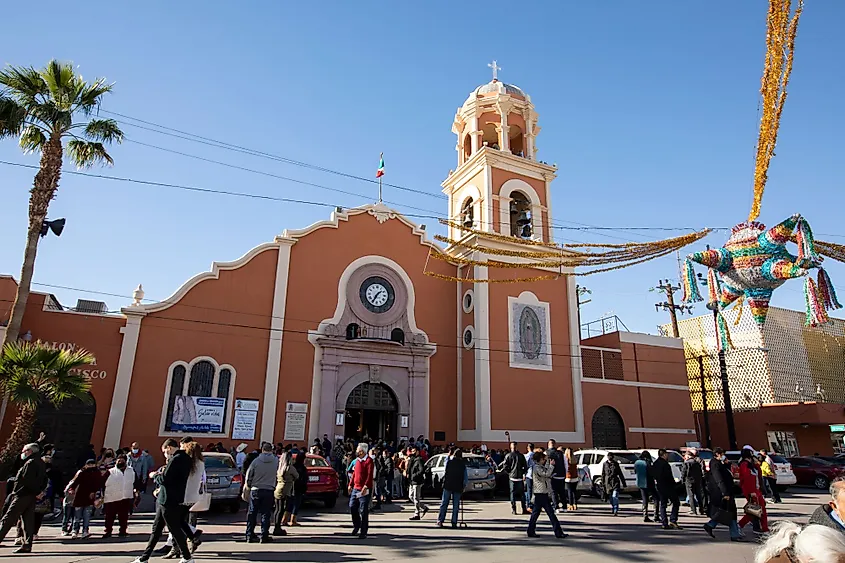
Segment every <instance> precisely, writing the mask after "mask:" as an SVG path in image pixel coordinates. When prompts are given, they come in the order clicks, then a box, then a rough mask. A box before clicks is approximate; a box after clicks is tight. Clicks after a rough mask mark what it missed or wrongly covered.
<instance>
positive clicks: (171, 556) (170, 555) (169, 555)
mask: <svg viewBox="0 0 845 563" xmlns="http://www.w3.org/2000/svg"><path fill="white" fill-rule="evenodd" d="M177 557H179V552H178V551H176V548H173V549H171V550H170V551H169V552H168V553H167V555H164V556H163V557H162V559H176V558H177Z"/></svg>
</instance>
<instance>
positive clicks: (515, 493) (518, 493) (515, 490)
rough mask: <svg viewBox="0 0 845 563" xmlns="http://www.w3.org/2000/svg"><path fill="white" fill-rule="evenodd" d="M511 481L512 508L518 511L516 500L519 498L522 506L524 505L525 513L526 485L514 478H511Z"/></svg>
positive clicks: (523, 510)
mask: <svg viewBox="0 0 845 563" xmlns="http://www.w3.org/2000/svg"><path fill="white" fill-rule="evenodd" d="M509 483H510V490H511V508H512V509H513V510H514V511H516V502H517V500H519V504H520V506H522V512H523V514H524V513H525V486H524V485H523V484H522V481H514V480H513V479H510V480H509Z"/></svg>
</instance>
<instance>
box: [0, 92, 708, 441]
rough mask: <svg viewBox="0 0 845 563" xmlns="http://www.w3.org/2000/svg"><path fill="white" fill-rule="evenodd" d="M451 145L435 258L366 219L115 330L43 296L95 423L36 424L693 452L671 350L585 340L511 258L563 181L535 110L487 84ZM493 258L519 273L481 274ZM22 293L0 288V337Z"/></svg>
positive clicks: (157, 306) (42, 329)
mask: <svg viewBox="0 0 845 563" xmlns="http://www.w3.org/2000/svg"><path fill="white" fill-rule="evenodd" d="M453 131H454V133H455V134H456V136H457V147H456V148H457V154H458V166H457V168H456V169H455V170H454V171H452V172H450V173H449V175H448V177H447V179H446V180H445V181H444V182H443V191H444V193H445V194H446V196H447V201H448V203H447V205H448V208H447V211H446V212H445V213H444V215H448V217H449V218H450V222H449V224H448V229H447V236H446V237H445V240H446V242H445V243H444V244H438V243H436V242H434V241H432V240H431V239H430V238H429V236H428V234H427V231H426V228H425V227H424V226H421V225H418V224H416V223H414V222H412V221H410V220H408V218H406V217H404V216H402V214H400V213H399V212H397V211H395V210H393V209H390V208H388V207H386V206H385V205H383V204H381V203H376V204H373V205H367V206H363V207H359V208H355V209H337V210H336V211H335V212H334V213H332V214H331V216H330V217H329V218H327V219H326V220H325V221H322V222H319V223H316V224H314V225H311V226H309V227H306V228H302V229H288V230H285V231H283V232H282V234H281V235H279V236H277V237H276V238H275V239H274V240H273V241H269V242H265V243H263V244H260V245H258V246H256V247H255V248H253V249H251V250H249V251H248V252H246V253H245V254H244V255H243V256H242V257H241V258H239V259H237V260H235V261H233V262H219V263H215V264H213V266H212V268H211V271H209V272H205V273H201V274H199V275H197V276H195V277H194V278H192V279H190V280H188V281H187V282H186V283H185V284H184V285H183V286H182V287H180V288H179V289H178V290H177V291H176V292H175V293H174V294H173V295H172V296H171V297H170V298H168V299H166V300H164V301H162V302H160V303H153V304H148V303H145V301H144V299H143V297H144V295H143V290H141V289H140V287H139V289H138V290H136V292H135V294H134V299H133V301H132V302H131V303H130V304H128V305H127V306H126V307H124V308H122V309H121V314H120V315H110V314H107V313H104V312H102V311H101V310H98V309H97V308H96V307H94V308H93V310H91V309H86V307H89V306H90V304H86V306H84V307H80V306H78V307H76V310H74V311H69V310H66V309H65V308H64V307H62V306H61V305H60V304H59V303H58V301H57V300H56V299H55V298H54V297H53V296H51V295H49V294H39V293H34V294H33V295H32V297H31V299H30V302H29V304H28V307H27V311H26V315H25V318H24V323H23V326H22V330H21V332H22V333H24V334H27V335H29V336H30V337H31V338H32V339H35V340H42V341H45V342H50V343H53V344H54V345H56V346H59V347H62V346H64V347H84V348H86V349H88V350H90V351H91V352H92V353H94V355H95V356H96V357H97V362H96V365H95V366H90V368H91V369H89V370H87V373H86V376H87V377H89V378H90V379H91V382H92V394H93V396H94V399H95V405H96V406H95V408H94V409H93V412H92V411H91V409H90V408H88V410H86V409H85V408H83V407H79V408H80V409H82V410H83V411H84V412H85V413H87V414H85V416H87V417H88V419H87V420H89V421H90V424H88V423H85V424H80V425H74V429H68V428H65V427H64V425H62V424H61V423H59V422H55V421H60V420H62V411H61V410H60V411H59V412H57V413H48V414H45V415H44V416H41V417H40V419H39V421H40V424H42V426H44V427H50V428H51V429H52V430H53V431H54V432H58V433H61V432H76V433H77V434H80V435H81V436H85V435H86V432H87V436H88V437H90V439H91V441H92V442H93V443H94V444H95V445H96V446H98V447H99V445H101V444H102V445H105V446H107V447H118V446H121V445H125V444H128V443H130V442H132V441H139V442H141V443H142V444H144V445H145V447H149V448H150V449H151V451H154V450H155V448H156V447H157V445H158V443H160V442H161V441H162V439H163V438H165V437H168V436H182V435H184V434H186V433H190V434H192V435H193V436H194V437H195V438H197V439H198V440H199V441H201V442H203V443H206V442H218V441H221V442H223V443H224V444H227V445H229V444H231V443H238V442H242V441H243V442H247V443H250V444H257V443H258V441H259V440H261V441H271V442H282V441H284V442H297V443H300V444H301V443H303V442H305V441H308V442H311V441H313V439H314V438H315V437H322V436H323V435H324V434H327V435H328V436H330V437H335V436H337V437H340V436H352V437H355V438H356V439H360V438H362V437H363V436H369V437H380V438H384V439H389V440H390V439H392V440H399V439H401V438H403V437H412V436H413V437H416V436H420V435H423V436H426V437H427V438H428V439H429V440H431V441H432V442H435V443H441V444H443V443H450V442H457V443H465V444H477V443H486V444H488V445H493V444H499V445H501V444H503V443H504V442H505V441H506V438H505V431H509V433H510V436H511V438H512V439H514V440H518V441H520V442H526V441H535V442H538V443H539V442H545V441H546V440H548V439H549V438H554V439H556V440H557V441H558V442H563V443H566V444H569V445H572V446H574V447H578V448H580V447H586V446H590V445H593V444H594V443H595V445H597V446H613V447H645V446H648V447H660V446H673V447H677V446H680V445H683V444H684V442H687V441H694V440H695V439H696V438H695V435H696V430H695V426H694V419H693V416H692V411H691V407H690V399H689V389H688V386H687V377H686V369H685V363H684V356H683V346H682V344H681V341H680V340H676V339H671V338H663V337H657V336H651V335H644V334H635V333H627V332H614V333H612V334H607V335H603V336H601V337H597V339H596V338H594V339H590V340H588V341H582V339H581V331H580V326H579V319H578V301H577V295H576V278H575V276H574V275H572V274H573V272H571V271H568V270H566V269H563V270H559V269H554V270H537V269H533V268H525V267H521V266H520V264H519V260H521V258H519V257H517V256H508V251H518V250H524V249H526V248H531V246H530V245H531V243H532V241H533V242H536V241H552V240H553V236H552V226H551V221H552V189H551V187H552V182H553V180H554V178H555V176H556V172H557V169H556V167H554V166H550V165H548V164H545V163H543V162H542V161H539V160H538V159H537V157H536V155H537V152H536V151H537V148H536V137H537V134H538V133H539V131H540V128H539V125H538V116H537V114H536V112H535V110H534V106H533V104H532V103H531V99H530V97H529V96H528V95H526V94H525V93H524V92H523V91H522V90H521V89H519V88H518V87H516V86H513V85H509V84H505V83H503V82H500V81H498V80H495V79H494V80H493V81H492V82H490V83H488V84H485V85H482V86H480V87H479V88H477V89H476V90H475V91H473V92H472V93H471V94H470V96H469V98H468V99H467V100H466V102H465V103H464V104H463V105H462V106H461V107H460V108H459V109H458V111H457V113H456V116H455V120H454V124H453ZM444 245H445V246H444ZM444 255H445V256H444ZM493 257H495V258H496V259H498V260H503V261H509V262H511V263H512V264H513V267H512V268H495V269H494V268H489V267H487V266H484V265H481V264H478V262H483V261H484V260H485V259H486V258H493ZM443 258H446V259H443ZM450 258H451V259H450ZM537 277H548V278H552V279H544V280H543V281H533V279H535V278H537ZM14 289H15V282H14V280H13V279H12V278H10V277H8V276H6V277H0V298H1V299H2V300H0V321H4V320H5V319H7V318H8V309H9V308H10V304H11V300H12V299H13V298H14ZM103 309H104V308H103ZM2 330H3V328H2V327H0V331H2ZM65 408H66V409H71V410H72V409H73V408H76V407H72V406H67V407H65ZM7 411H8V412H7ZM11 411H12V409H6V407H5V405H4V409H3V412H2V413H0V420H2V424H3V426H2V429H0V431H1V432H2V433H3V434H6V435H7V434H8V432H9V428H10V426H11V421H12V419H13V416H14V413H13V412H11ZM45 411H49V408H45ZM67 412H70V411H67ZM74 412H75V411H74ZM80 412H81V411H80ZM50 416H52V417H53V418H50ZM79 416H80V417H81V416H83V415H79ZM50 420H53V422H52V423H51V422H49V421H50ZM80 420H81V419H80ZM50 424H53V426H50ZM89 426H90V431H88V430H87V428H88V427H89ZM74 436H75V437H74V438H73V440H74V441H80V440H82V437H81V436H77V435H76V434H74ZM597 437H598V438H597ZM52 439H55V440H56V441H57V442H58V441H60V438H58V437H54V438H52ZM598 442H602V443H598ZM85 443H87V438H86V442H85Z"/></svg>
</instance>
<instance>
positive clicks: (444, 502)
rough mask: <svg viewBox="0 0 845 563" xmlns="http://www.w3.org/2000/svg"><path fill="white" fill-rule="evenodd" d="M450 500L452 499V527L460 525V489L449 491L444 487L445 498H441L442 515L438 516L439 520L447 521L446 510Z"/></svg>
mask: <svg viewBox="0 0 845 563" xmlns="http://www.w3.org/2000/svg"><path fill="white" fill-rule="evenodd" d="M449 500H451V501H452V527H453V528H457V527H458V509H459V508H460V504H461V493H460V492H458V491H454V492H453V491H447V490H446V489H443V498H442V499H441V500H440V515H439V516H438V517H437V521H438V522H441V523H442V522H445V521H446V510H447V509H448V508H449Z"/></svg>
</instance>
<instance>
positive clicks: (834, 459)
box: [813, 455, 845, 466]
mask: <svg viewBox="0 0 845 563" xmlns="http://www.w3.org/2000/svg"><path fill="white" fill-rule="evenodd" d="M813 457H816V458H818V459H823V460H825V461H829V462H830V463H832V464H834V465H843V466H845V457H843V456H835V455H830V456H828V455H817V456H813Z"/></svg>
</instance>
